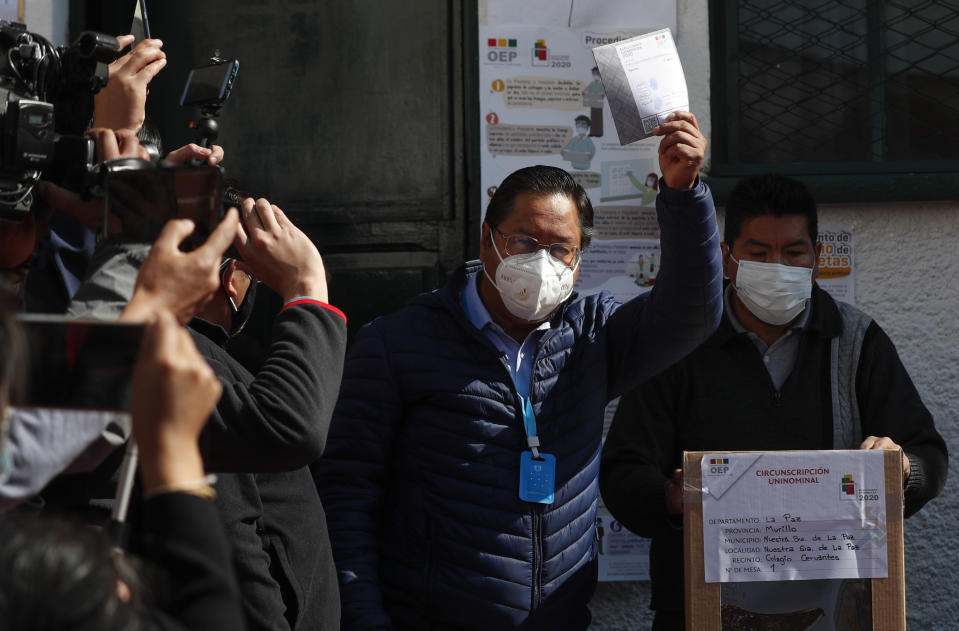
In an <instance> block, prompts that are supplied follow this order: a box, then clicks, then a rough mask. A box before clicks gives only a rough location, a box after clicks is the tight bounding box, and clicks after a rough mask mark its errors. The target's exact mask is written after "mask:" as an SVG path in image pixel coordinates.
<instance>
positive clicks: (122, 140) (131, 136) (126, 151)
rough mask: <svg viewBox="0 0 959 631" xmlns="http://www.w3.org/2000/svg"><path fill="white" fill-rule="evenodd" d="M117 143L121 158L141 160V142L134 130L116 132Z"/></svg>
mask: <svg viewBox="0 0 959 631" xmlns="http://www.w3.org/2000/svg"><path fill="white" fill-rule="evenodd" d="M114 136H115V137H116V141H117V151H119V152H120V155H119V157H121V158H139V157H140V152H139V151H138V149H139V148H140V141H139V139H137V134H136V132H135V131H133V130H132V129H118V130H116V132H114Z"/></svg>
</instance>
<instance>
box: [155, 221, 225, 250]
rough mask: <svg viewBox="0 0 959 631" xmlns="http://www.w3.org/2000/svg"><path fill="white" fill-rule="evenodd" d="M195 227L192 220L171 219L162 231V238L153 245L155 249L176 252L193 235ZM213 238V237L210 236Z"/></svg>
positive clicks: (158, 238)
mask: <svg viewBox="0 0 959 631" xmlns="http://www.w3.org/2000/svg"><path fill="white" fill-rule="evenodd" d="M194 227H195V225H194V223H193V220H191V219H170V220H169V221H167V222H166V225H165V226H163V230H162V231H160V236H159V237H157V240H156V241H155V242H154V243H153V248H154V249H161V250H164V249H165V250H176V249H177V248H179V247H180V243H182V242H183V240H184V239H186V238H187V237H188V236H190V235H191V234H193V229H194ZM210 236H212V235H210Z"/></svg>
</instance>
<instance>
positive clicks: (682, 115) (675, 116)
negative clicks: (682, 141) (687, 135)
mask: <svg viewBox="0 0 959 631" xmlns="http://www.w3.org/2000/svg"><path fill="white" fill-rule="evenodd" d="M666 120H667V121H670V122H674V121H686V122H687V123H691V124H692V125H693V127H695V128H696V129H699V121H697V120H696V116H695V115H694V114H693V113H692V112H685V111H683V110H676V111H675V112H672V113H671V114H670V115H669V116H667V117H666Z"/></svg>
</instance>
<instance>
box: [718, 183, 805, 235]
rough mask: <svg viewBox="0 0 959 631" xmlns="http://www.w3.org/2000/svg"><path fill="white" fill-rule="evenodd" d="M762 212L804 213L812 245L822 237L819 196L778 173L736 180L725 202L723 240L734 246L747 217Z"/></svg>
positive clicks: (779, 213) (780, 214) (801, 184)
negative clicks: (816, 197) (820, 231)
mask: <svg viewBox="0 0 959 631" xmlns="http://www.w3.org/2000/svg"><path fill="white" fill-rule="evenodd" d="M762 215H774V216H776V217H782V216H784V215H805V217H806V228H807V229H808V230H809V239H810V240H811V241H812V244H813V245H816V242H817V241H818V240H819V219H818V215H817V213H816V200H815V199H813V196H812V193H810V192H809V189H807V188H806V186H805V185H804V184H803V183H802V182H800V181H798V180H794V179H792V178H788V177H786V176H784V175H779V174H778V173H766V174H764V175H753V176H750V177H747V178H744V179H742V180H740V181H739V183H738V184H736V186H735V188H733V190H732V192H731V193H730V194H729V200H728V201H727V202H726V227H725V230H724V233H723V240H724V241H725V242H726V244H727V245H729V247H732V245H733V243H734V242H735V241H736V239H738V238H739V235H740V233H741V232H742V229H743V222H744V221H746V220H747V219H752V218H754V217H759V216H762Z"/></svg>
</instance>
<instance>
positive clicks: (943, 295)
mask: <svg viewBox="0 0 959 631" xmlns="http://www.w3.org/2000/svg"><path fill="white" fill-rule="evenodd" d="M678 13H679V15H678V23H679V29H678V30H679V33H678V38H677V39H678V46H679V52H680V55H681V57H682V59H683V68H684V70H685V72H686V81H687V84H688V86H689V90H690V107H691V108H692V111H693V113H694V114H696V117H697V118H698V119H699V122H700V127H701V128H702V130H703V132H704V133H705V135H706V137H707V138H709V137H710V130H711V129H712V123H716V124H722V121H711V120H710V110H709V28H708V25H709V16H708V12H707V3H706V2H702V1H701V0H679V2H678ZM956 197H957V198H959V191H956ZM720 214H721V213H720ZM819 222H820V224H822V225H827V226H835V227H851V228H852V229H853V232H854V234H855V237H854V238H855V255H856V261H855V262H856V304H857V306H858V307H859V308H861V309H862V310H864V311H865V312H866V313H868V314H869V315H871V316H872V317H873V318H874V319H875V320H876V322H878V323H879V324H880V325H881V326H882V327H883V329H885V331H886V332H887V333H888V334H889V336H890V337H891V338H892V340H893V342H894V343H895V344H896V347H897V348H898V350H899V354H900V357H901V358H902V361H903V363H904V364H905V366H906V368H907V370H908V371H909V373H910V374H911V375H912V378H913V381H914V382H915V384H916V388H917V389H918V390H919V393H920V395H921V396H922V399H923V401H924V403H925V404H926V406H927V407H928V408H929V409H930V411H931V412H932V414H933V416H934V417H935V419H936V426H937V428H938V429H939V431H940V433H941V434H942V435H943V437H944V438H945V439H946V443H947V444H948V445H949V446H950V448H951V450H952V453H951V454H950V464H951V465H952V467H953V471H955V466H956V452H957V450H959V447H957V446H959V421H957V415H956V411H957V410H959V313H957V312H956V310H957V307H959V202H957V201H955V200H950V201H943V202H937V203H913V204H904V203H897V204H844V205H823V206H821V207H820V211H819ZM956 517H959V481H957V480H956V475H955V474H954V475H953V476H951V478H950V480H949V481H948V482H947V484H946V488H945V490H944V491H943V492H942V494H941V495H940V496H939V498H937V499H936V500H933V501H932V502H931V503H929V504H927V505H926V507H925V508H924V509H922V510H921V511H920V512H919V513H918V514H916V515H915V516H913V517H911V518H910V519H909V520H907V521H906V524H905V526H906V527H905V531H906V551H905V552H906V575H907V577H906V612H907V617H908V622H909V628H910V629H919V630H927V629H954V628H959V581H957V580H956V579H955V578H954V577H953V574H952V571H953V568H954V566H955V563H956V561H957V560H959V537H953V536H949V534H948V533H950V532H951V526H950V524H951V523H952V521H951V520H952V519H954V518H956ZM648 603H649V591H648V584H645V583H623V584H617V583H604V584H600V586H599V588H598V591H597V595H596V598H595V599H594V601H593V605H592V608H593V609H594V613H595V616H594V625H593V627H592V628H594V629H600V630H605V631H612V630H614V629H615V630H620V629H624V630H625V629H630V630H633V629H647V628H648V624H649V623H648V622H647V621H648V620H651V619H652V618H651V615H650V614H649V612H648V611H647V606H648Z"/></svg>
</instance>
